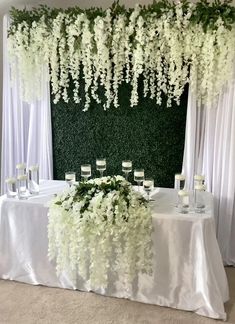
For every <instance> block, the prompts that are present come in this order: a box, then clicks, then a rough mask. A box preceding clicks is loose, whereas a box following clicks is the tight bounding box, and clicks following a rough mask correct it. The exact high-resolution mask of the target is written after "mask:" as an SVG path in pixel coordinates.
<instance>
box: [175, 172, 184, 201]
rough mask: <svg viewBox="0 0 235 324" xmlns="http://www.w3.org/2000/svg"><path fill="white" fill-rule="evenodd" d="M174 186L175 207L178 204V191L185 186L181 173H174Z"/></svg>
mask: <svg viewBox="0 0 235 324" xmlns="http://www.w3.org/2000/svg"><path fill="white" fill-rule="evenodd" d="M174 188H175V197H174V200H175V203H174V205H175V207H177V206H178V191H180V190H183V189H184V188H185V176H184V175H183V174H175V182H174Z"/></svg>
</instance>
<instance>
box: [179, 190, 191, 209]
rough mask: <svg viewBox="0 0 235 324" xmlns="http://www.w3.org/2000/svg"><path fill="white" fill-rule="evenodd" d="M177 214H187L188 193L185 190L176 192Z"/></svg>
mask: <svg viewBox="0 0 235 324" xmlns="http://www.w3.org/2000/svg"><path fill="white" fill-rule="evenodd" d="M177 208H178V212H179V213H181V214H187V213H188V212H189V193H188V191H186V190H179V191H178V206H177Z"/></svg>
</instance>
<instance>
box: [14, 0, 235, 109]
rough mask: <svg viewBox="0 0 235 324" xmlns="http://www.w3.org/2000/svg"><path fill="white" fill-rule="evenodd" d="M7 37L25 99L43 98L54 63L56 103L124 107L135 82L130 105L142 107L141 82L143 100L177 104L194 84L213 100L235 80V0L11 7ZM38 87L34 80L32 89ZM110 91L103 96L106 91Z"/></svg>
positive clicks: (207, 101) (195, 90) (201, 96)
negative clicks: (124, 88) (125, 93)
mask: <svg viewBox="0 0 235 324" xmlns="http://www.w3.org/2000/svg"><path fill="white" fill-rule="evenodd" d="M10 15H11V22H12V23H11V26H10V28H9V35H8V48H9V57H10V61H11V64H12V69H11V70H12V75H16V74H18V75H19V76H20V78H21V82H20V83H21V97H22V99H23V100H25V101H28V102H30V101H32V100H35V99H40V98H41V97H42V94H41V86H40V80H42V77H43V74H42V71H43V70H44V69H45V67H47V70H48V78H50V81H51V89H52V95H53V98H54V102H55V103H57V102H58V101H59V100H60V99H61V98H62V99H63V100H64V101H65V102H69V100H70V99H71V97H69V96H68V89H69V87H70V84H71V81H72V84H73V86H74V91H73V96H72V98H73V100H74V102H75V103H79V102H80V101H81V100H82V98H81V94H82V93H81V78H84V80H85V104H84V109H83V110H84V111H87V110H88V109H89V107H90V104H91V100H95V101H96V103H97V104H99V103H100V102H101V101H102V102H103V107H104V109H105V110H106V109H108V108H110V107H111V106H114V107H115V108H117V107H119V106H120V104H119V101H120V100H119V99H120V96H119V88H120V85H121V84H122V83H123V82H125V83H127V84H128V83H129V84H130V85H131V87H132V90H131V96H130V106H131V107H134V106H137V104H138V100H139V80H140V78H141V76H143V78H142V79H143V84H144V87H143V93H144V97H147V96H149V97H150V98H151V99H156V103H157V104H158V105H161V103H162V98H163V96H165V95H166V96H167V106H171V105H172V101H175V102H176V103H177V104H178V105H179V103H180V97H181V95H182V93H183V90H184V87H185V85H186V84H187V83H189V84H190V87H191V89H192V91H193V93H194V94H195V95H196V96H197V98H198V101H199V102H202V103H205V104H210V103H211V102H212V101H213V100H215V99H216V98H217V97H218V95H219V93H220V91H221V89H222V87H223V86H224V85H225V83H226V82H228V81H229V80H231V78H232V70H233V64H234V52H235V8H234V7H233V6H232V5H231V0H225V1H224V2H222V1H221V0H215V1H214V2H213V3H209V2H207V0H200V1H199V2H197V3H196V4H195V3H190V2H189V1H188V0H183V1H182V2H178V3H176V2H173V3H172V2H170V1H169V0H160V1H158V2H157V1H153V3H152V4H149V5H144V6H140V5H136V6H135V8H130V9H126V8H125V6H123V5H120V4H119V2H118V1H116V2H114V3H113V4H112V6H111V7H110V8H108V9H106V10H103V9H102V8H90V9H84V10H82V9H81V8H79V7H74V8H68V9H55V8H49V7H47V6H44V5H42V6H39V7H38V8H33V9H32V10H26V9H24V10H17V9H15V8H12V10H11V12H10ZM32 84H34V85H35V87H34V89H32V86H31V85H32ZM100 87H101V88H102V90H103V91H104V98H105V99H104V101H103V100H102V98H101V97H100V95H99V88H100Z"/></svg>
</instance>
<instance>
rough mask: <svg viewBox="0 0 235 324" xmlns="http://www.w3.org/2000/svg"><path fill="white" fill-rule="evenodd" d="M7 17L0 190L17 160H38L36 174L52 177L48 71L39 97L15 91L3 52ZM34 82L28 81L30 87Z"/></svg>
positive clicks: (6, 56) (17, 88) (4, 28)
mask: <svg viewBox="0 0 235 324" xmlns="http://www.w3.org/2000/svg"><path fill="white" fill-rule="evenodd" d="M8 25H9V17H8V16H7V15H6V16H5V17H4V20H3V113H2V163H1V192H2V193H4V192H5V183H4V182H5V178H6V177H9V176H13V175H15V167H16V164H17V163H21V162H25V163H26V164H27V166H30V165H32V164H36V163H38V164H39V174H40V178H43V179H52V177H53V162H52V130H51V111H50V110H51V108H50V107H51V106H50V88H49V82H48V81H47V73H48V71H47V70H46V68H45V72H44V75H45V78H44V79H43V80H42V81H41V86H42V91H43V96H42V98H43V100H41V101H36V102H33V103H31V104H27V103H25V102H23V101H22V100H21V98H20V94H19V80H18V78H17V76H16V80H15V81H14V83H13V84H11V81H10V64H9V59H8V53H7V28H8ZM33 86H34V85H33V84H32V87H33Z"/></svg>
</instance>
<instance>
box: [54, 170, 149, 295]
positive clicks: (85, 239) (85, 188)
mask: <svg viewBox="0 0 235 324" xmlns="http://www.w3.org/2000/svg"><path fill="white" fill-rule="evenodd" d="M152 231H153V228H152V218H151V213H150V209H149V207H148V206H147V203H146V201H145V199H144V198H143V197H142V196H141V195H140V194H139V193H137V192H136V191H134V190H133V188H132V186H131V184H130V183H129V182H127V181H126V180H125V179H124V178H123V177H121V176H115V177H103V178H101V179H94V180H89V181H88V182H86V183H80V184H79V185H78V186H73V187H72V188H71V189H68V190H67V191H65V192H63V193H62V194H61V195H58V196H57V197H56V198H55V199H54V200H53V201H52V203H51V205H50V209H49V225H48V237H49V257H50V259H54V258H55V259H56V262H57V271H58V273H60V272H61V271H63V270H65V271H67V272H68V273H70V274H71V275H73V276H74V275H75V274H76V273H77V274H78V275H80V276H81V277H82V278H83V279H85V280H89V282H90V285H91V288H106V287H107V284H108V275H109V271H110V270H111V271H112V276H113V275H116V277H117V280H118V281H119V282H122V284H123V285H124V287H125V288H126V289H129V288H130V287H131V285H132V282H133V280H134V278H135V277H136V276H137V275H138V273H140V272H145V273H148V274H151V271H152V241H151V234H152Z"/></svg>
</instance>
